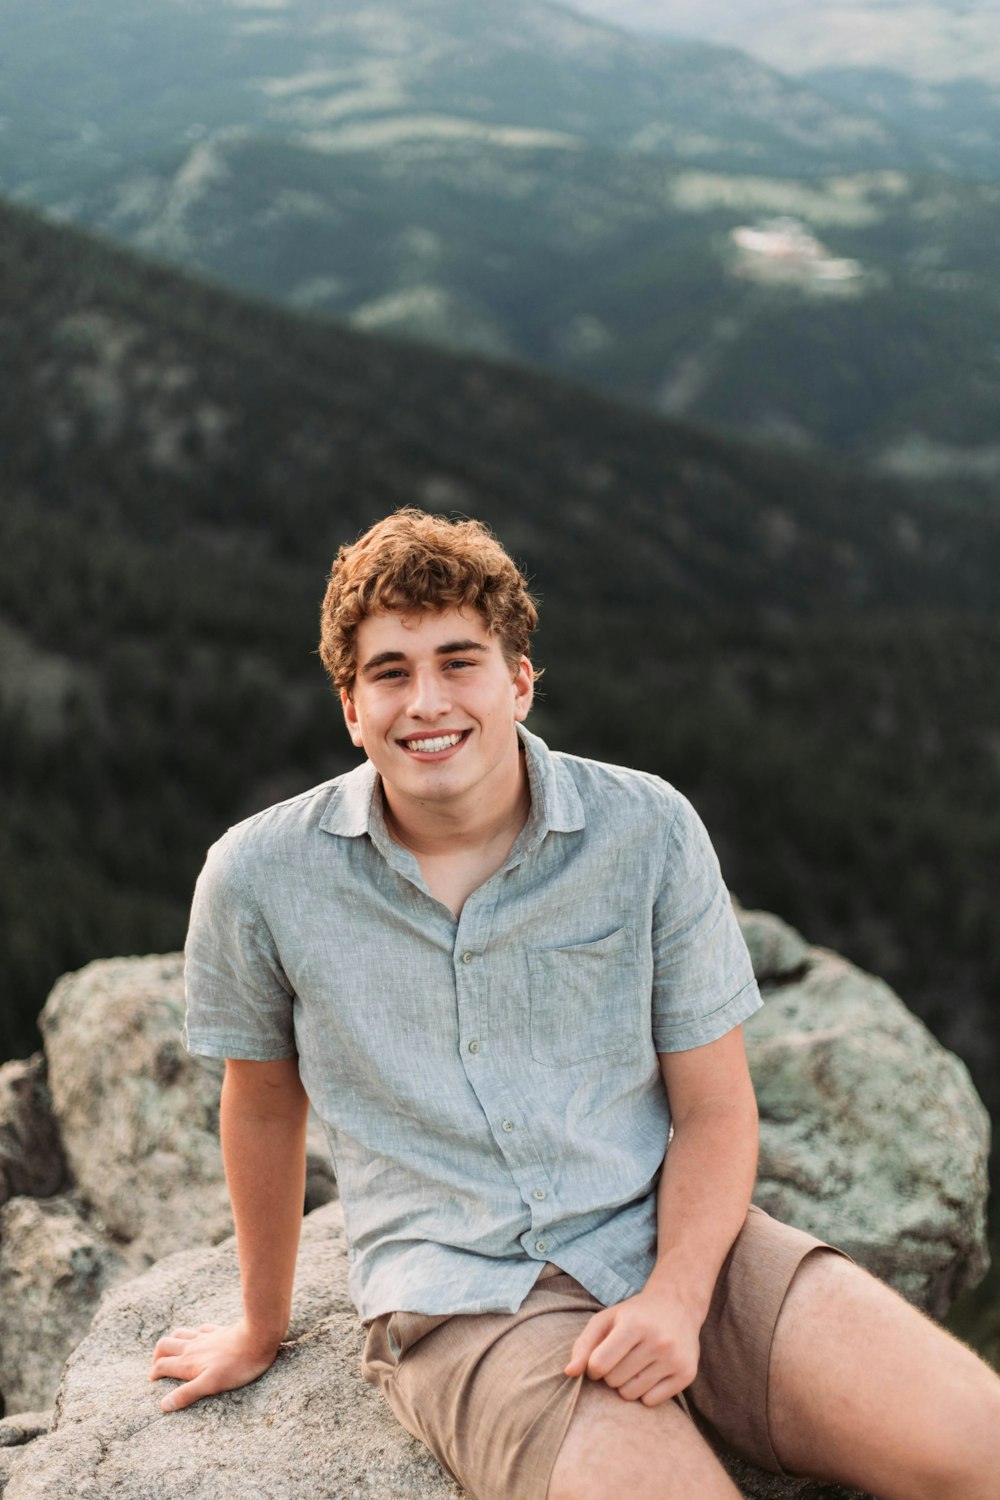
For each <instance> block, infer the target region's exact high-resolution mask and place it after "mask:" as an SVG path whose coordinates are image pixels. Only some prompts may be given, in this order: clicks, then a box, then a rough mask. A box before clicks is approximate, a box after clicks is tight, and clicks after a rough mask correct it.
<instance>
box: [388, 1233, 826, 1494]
mask: <svg viewBox="0 0 1000 1500" xmlns="http://www.w3.org/2000/svg"><path fill="white" fill-rule="evenodd" d="M831 1248H832V1247H831V1246H824V1244H823V1242H822V1241H821V1240H817V1239H814V1238H813V1236H812V1235H809V1234H805V1233H803V1232H802V1230H800V1229H792V1228H791V1227H789V1226H788V1225H786V1224H780V1223H778V1221H777V1220H776V1219H772V1218H770V1217H769V1216H768V1215H767V1214H765V1213H764V1212H763V1210H762V1209H759V1208H756V1207H752V1208H751V1209H750V1213H749V1215H748V1217H747V1220H746V1223H745V1224H744V1226H743V1228H742V1229H741V1231H740V1233H739V1235H738V1236H737V1238H736V1243H735V1244H734V1245H733V1248H732V1249H731V1250H730V1252H729V1255H728V1256H727V1258H726V1260H725V1263H724V1264H723V1267H722V1270H721V1272H720V1273H719V1279H718V1281H717V1283H716V1287H715V1292H714V1294H713V1297H712V1304H711V1307H710V1309H709V1314H708V1318H707V1319H706V1322H705V1326H704V1328H703V1330H702V1336H701V1361H700V1365H699V1369H698V1374H697V1376H696V1377H695V1380H694V1383H693V1384H692V1385H691V1386H689V1387H688V1389H687V1390H686V1391H685V1392H684V1395H683V1396H682V1397H678V1398H675V1399H677V1400H678V1402H679V1404H680V1405H681V1406H683V1407H684V1409H685V1410H687V1411H688V1413H689V1415H691V1416H692V1419H693V1420H695V1421H697V1422H698V1424H699V1426H702V1427H707V1428H708V1429H709V1431H710V1433H711V1432H714V1433H715V1434H716V1435H717V1436H718V1437H719V1438H721V1439H722V1441H723V1442H725V1443H727V1444H728V1445H729V1446H730V1447H731V1448H732V1449H733V1450H734V1451H735V1452H736V1453H738V1454H739V1455H740V1456H741V1457H743V1458H746V1459H749V1460H750V1461H751V1462H752V1463H755V1464H758V1465H759V1466H760V1467H761V1468H763V1469H769V1470H770V1471H771V1472H772V1473H775V1474H780V1473H781V1472H782V1469H781V1465H780V1464H779V1462H778V1459H777V1457H776V1456H775V1452H774V1449H773V1447H772V1446H771V1439H770V1435H769V1433H768V1424H767V1371H768V1362H769V1360H770V1355H771V1340H772V1338H773V1336H774V1329H775V1325H776V1323H777V1321H778V1314H779V1312H780V1311H781V1305H782V1303H783V1302H784V1300H785V1294H786V1292H787V1291H788V1288H789V1286H790V1285H791V1282H792V1277H793V1276H794V1275H795V1272H796V1270H797V1269H798V1267H799V1265H800V1264H801V1262H802V1261H803V1260H804V1259H805V1257H806V1256H807V1255H810V1254H811V1253H812V1252H813V1251H814V1250H821V1249H831ZM836 1253H838V1254H839V1253H841V1252H836ZM601 1306H602V1304H601V1303H600V1302H598V1301H597V1300H596V1298H594V1297H592V1296H591V1295H590V1293H589V1292H587V1291H585V1290H584V1288H583V1287H582V1286H581V1285H580V1284H579V1282H578V1281H574V1279H573V1277H572V1276H567V1275H566V1274H565V1273H564V1272H562V1271H560V1270H559V1269H558V1268H557V1267H555V1266H547V1267H546V1268H545V1269H544V1270H543V1272H542V1274H541V1276H540V1277H539V1279H538V1281H537V1282H536V1283H535V1285H534V1287H533V1288H532V1290H531V1291H530V1292H529V1294H528V1296H527V1297H526V1298H525V1300H524V1302H523V1303H522V1304H521V1306H520V1308H518V1310H517V1312H516V1313H471V1314H466V1313H462V1314H450V1313H445V1314H441V1315H438V1316H430V1315H428V1314H425V1313H410V1312H396V1313H389V1314H386V1315H385V1316H384V1317H380V1318H376V1319H375V1320H374V1321H373V1322H372V1323H370V1324H369V1325H368V1337H367V1341H366V1343H365V1352H364V1359H363V1363H362V1367H361V1373H362V1374H363V1375H364V1378H365V1379H366V1380H369V1381H371V1382H372V1383H373V1384H376V1385H378V1386H379V1387H380V1388H381V1390H382V1393H383V1395H384V1396H385V1398H386V1400H387V1401H388V1402H389V1405H390V1406H391V1407H392V1410H393V1412H394V1413H395V1415H396V1417H397V1418H398V1420H399V1421H400V1422H401V1423H402V1425H403V1426H404V1427H405V1428H406V1429H407V1431H408V1432H412V1433H413V1435H414V1436H415V1437H418V1438H419V1439H420V1441H421V1442H422V1443H425V1444H426V1446H427V1447H428V1448H429V1449H430V1450H431V1452H432V1453H433V1454H434V1455H435V1457H436V1458H437V1459H438V1461H439V1463H440V1464H441V1465H442V1467H443V1468H444V1469H446V1470H447V1471H448V1473H449V1474H451V1476H452V1477H453V1478H454V1479H455V1480H457V1482H458V1483H459V1485H461V1487H462V1488H463V1489H464V1490H465V1491H466V1492H467V1493H468V1494H469V1495H471V1496H474V1497H475V1500H545V1497H546V1494H547V1492H548V1486H549V1476H550V1475H551V1473H552V1468H553V1465H554V1464H555V1461H556V1455H557V1454H558V1452H559V1448H560V1445H561V1443H562V1440H563V1437H564V1436H565V1433H566V1429H567V1428H568V1426H569V1423H570V1418H571V1417H572V1415H573V1410H574V1408H575V1406H576V1401H577V1396H578V1395H579V1392H580V1387H581V1384H582V1382H583V1379H584V1377H583V1376H579V1377H577V1378H576V1379H572V1380H571V1379H567V1377H566V1376H565V1375H564V1374H563V1369H564V1367H565V1365H566V1363H567V1361H568V1359H569V1354H570V1349H571V1348H572V1346H573V1344H574V1342H575V1341H576V1338H577V1336H578V1334H579V1333H580V1330H581V1329H582V1328H583V1326H584V1324H585V1323H586V1322H587V1320H588V1318H590V1317H591V1316H592V1314H593V1313H595V1312H599V1311H600V1309H601Z"/></svg>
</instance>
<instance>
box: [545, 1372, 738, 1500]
mask: <svg viewBox="0 0 1000 1500" xmlns="http://www.w3.org/2000/svg"><path fill="white" fill-rule="evenodd" d="M739 1494H740V1492H739V1490H738V1489H736V1487H735V1486H734V1484H733V1482H732V1480H731V1479H730V1478H729V1477H728V1475H727V1474H726V1473H725V1470H724V1469H723V1468H722V1466H721V1464H720V1463H719V1461H718V1459H717V1458H716V1457H715V1455H714V1453H713V1452H712V1450H711V1448H710V1447H709V1446H708V1444H707V1443H706V1442H705V1440H704V1438H703V1437H702V1436H701V1434H700V1433H699V1432H698V1430H697V1428H696V1427H695V1425H694V1423H693V1422H692V1421H691V1419H690V1417H688V1416H687V1415H686V1413H685V1412H683V1411H682V1410H681V1408H680V1407H679V1406H678V1405H677V1404H676V1403H675V1402H673V1401H668V1402H666V1403H665V1405H663V1406H652V1407H650V1406H643V1405H642V1403H641V1402H640V1401H625V1400H623V1398H622V1397H621V1396H619V1395H618V1393H617V1391H613V1390H612V1389H611V1387H610V1386H607V1385H604V1384H603V1383H602V1382H601V1381H595V1382H591V1381H589V1380H585V1381H584V1384H583V1390H582V1391H581V1392H580V1399H579V1401H578V1402H577V1406H576V1411H575V1412H574V1413H573V1419H572V1421H571V1422H570V1424H569V1430H568V1431H567V1433H566V1437H565V1439H564V1440H563V1445H562V1447H561V1448H560V1450H559V1456H558V1458H557V1459H556V1463H555V1468H554V1469H553V1471H552V1478H551V1480H550V1482H549V1492H548V1500H620V1497H621V1496H623V1495H627V1496H628V1497H629V1500H693V1497H695V1496H697V1500H739Z"/></svg>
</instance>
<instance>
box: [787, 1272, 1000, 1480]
mask: <svg viewBox="0 0 1000 1500" xmlns="http://www.w3.org/2000/svg"><path fill="white" fill-rule="evenodd" d="M769 1410H770V1419H771V1438H772V1442H773V1444H774V1448H775V1451H776V1453H777V1454H778V1457H779V1459H780V1460H781V1462H782V1464H783V1465H784V1467H785V1468H786V1469H787V1470H788V1471H789V1472H790V1473H794V1474H808V1475H809V1476H810V1477H814V1478H817V1479H829V1480H835V1481H839V1482H840V1483H841V1484H848V1485H854V1486H856V1487H857V1488H858V1489H863V1490H867V1491H869V1492H870V1493H872V1494H875V1495H878V1496H879V1497H881V1500H998V1497H1000V1379H998V1378H997V1376H996V1375H995V1374H994V1373H993V1371H992V1370H990V1369H989V1368H988V1367H987V1366H986V1365H985V1364H983V1363H982V1362H981V1361H980V1360H979V1359H978V1358H977V1357H976V1356H975V1355H974V1354H973V1353H972V1352H971V1350H969V1349H966V1348H965V1347H964V1345H962V1344H960V1343H958V1342H957V1341H956V1340H955V1339H953V1338H952V1337H951V1336H950V1334H947V1333H945V1332H944V1331H943V1330H942V1329H940V1328H938V1327H937V1325H936V1324H934V1323H932V1322H931V1321H930V1320H929V1319H928V1318H925V1317H924V1316H923V1314H922V1313H919V1312H917V1311H916V1309H915V1308H913V1307H911V1306H910V1305H909V1304H908V1303H907V1302H905V1301H903V1299H902V1298H901V1297H898V1296H897V1295H896V1293H895V1292H893V1291H892V1290H890V1288H888V1287H886V1286H884V1285H883V1284H882V1283H881V1282H879V1281H876V1280H875V1278H874V1277H871V1276H869V1275H867V1273H866V1272H864V1271H861V1270H859V1269H858V1267H856V1266H852V1265H851V1264H850V1263H849V1262H848V1261H845V1260H843V1259H841V1258H840V1257H839V1256H833V1255H825V1254H821V1253H817V1254H814V1255H811V1256H809V1257H808V1259H807V1260H805V1261H803V1263H802V1265H801V1266H800V1267H799V1270H798V1272H797V1273H796V1276H795V1280H794V1281H793V1282H792V1285H791V1288H790V1289H789V1293H788V1296H787V1298H786V1300H785V1305H784V1307H783V1308H782V1311H781V1316H780V1318H779V1320H778V1326H777V1329H776V1331H775V1339H774V1348H773V1352H772V1357H771V1373H770V1385H769Z"/></svg>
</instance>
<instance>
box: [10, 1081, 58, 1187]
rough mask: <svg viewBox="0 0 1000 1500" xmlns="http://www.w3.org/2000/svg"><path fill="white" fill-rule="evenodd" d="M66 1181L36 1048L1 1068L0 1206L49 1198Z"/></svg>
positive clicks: (54, 1123)
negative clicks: (18, 1200) (23, 1199)
mask: <svg viewBox="0 0 1000 1500" xmlns="http://www.w3.org/2000/svg"><path fill="white" fill-rule="evenodd" d="M65 1180H66V1163H65V1161H64V1159H63V1153H62V1146H61V1144H60V1141H59V1132H58V1129H57V1127H56V1122H55V1120H54V1118H53V1116H52V1106H51V1099H50V1097H49V1090H48V1087H47V1084H46V1077H45V1058H44V1056H43V1054H42V1053H41V1052H36V1053H35V1055H34V1056H33V1057H29V1058H27V1059H26V1060H24V1061H21V1060H18V1061H16V1062H8V1063H4V1065H3V1067H2V1068H0V1204H3V1203H6V1202H7V1199H8V1198H17V1197H21V1196H22V1195H24V1196H27V1197H29V1198H48V1197H50V1196H51V1195H52V1194H53V1193H57V1192H58V1191H59V1189H60V1188H61V1187H62V1186H63V1184H64V1183H65Z"/></svg>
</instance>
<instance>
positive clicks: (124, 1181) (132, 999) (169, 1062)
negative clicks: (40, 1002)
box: [39, 954, 232, 1270]
mask: <svg viewBox="0 0 1000 1500" xmlns="http://www.w3.org/2000/svg"><path fill="white" fill-rule="evenodd" d="M183 1020H184V993H183V978H182V968H181V958H180V956H179V955H178V954H172V955H168V956H166V957H152V958H131V959H123V958H119V959H108V960H102V961H99V962H97V963H92V964H88V965H87V967H86V968H85V969H80V970H79V971H78V972H77V973H75V974H66V975H64V976H63V978H62V979H60V980H59V982H58V984H57V985H56V986H55V988H54V989H53V991H52V993H51V995H50V996H49V998H48V1001H47V1002H46V1005H45V1008H44V1010H43V1011H42V1014H41V1016H40V1018H39V1024H40V1026H41V1030H42V1035H43V1037H44V1041H45V1054H46V1057H47V1059H48V1069H49V1088H50V1091H51V1094H52V1104H53V1111H54V1113H55V1116H56V1119H57V1121H58V1124H59V1130H60V1134H61V1137H62V1143H63V1147H64V1150H65V1152H66V1157H67V1160H68V1162H69V1167H70V1170H71V1172H72V1174H73V1177H74V1179H75V1182H76V1186H77V1190H78V1191H79V1193H80V1195H81V1197H82V1198H83V1199H84V1200H85V1201H86V1202H87V1204H88V1205H90V1207H91V1208H92V1209H93V1210H94V1212H95V1213H96V1214H97V1216H98V1217H99V1219H100V1220H101V1222H102V1224H103V1225H104V1227H105V1228H106V1229H107V1231H108V1232H109V1233H110V1234H111V1235H113V1236H114V1237H115V1238H116V1239H118V1240H120V1241H121V1242H122V1244H123V1247H125V1248H124V1254H125V1255H126V1258H127V1260H128V1263H129V1265H130V1266H132V1267H133V1268H134V1269H135V1270H141V1269H143V1268H144V1267H145V1266H147V1265H149V1264H151V1263H152V1262H153V1261H154V1260H158V1259H159V1258H160V1257H161V1256H164V1255H169V1254H170V1253H171V1251H173V1250H180V1249H186V1248H188V1247H189V1246H191V1245H202V1244H215V1243H217V1242H218V1241H219V1240H222V1239H225V1238H226V1236H227V1235H229V1234H231V1233H232V1216H231V1213H230V1209H229V1200H228V1196H227V1194H226V1186H225V1180H224V1177H223V1172H222V1160H221V1155H220V1151H219V1134H218V1120H219V1083H220V1078H221V1071H222V1069H221V1064H218V1065H213V1064H208V1065H206V1064H205V1063H203V1062H202V1061H201V1060H199V1059H195V1058H191V1057H189V1056H188V1054H187V1053H186V1052H185V1050H184V1047H183V1044H182V1042H181V1025H182V1022H183Z"/></svg>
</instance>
